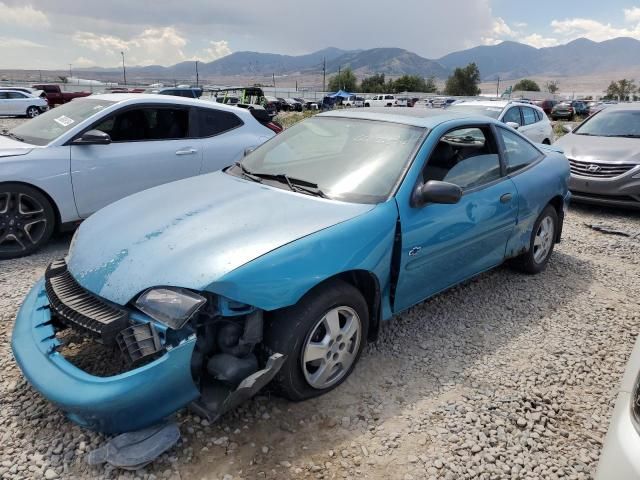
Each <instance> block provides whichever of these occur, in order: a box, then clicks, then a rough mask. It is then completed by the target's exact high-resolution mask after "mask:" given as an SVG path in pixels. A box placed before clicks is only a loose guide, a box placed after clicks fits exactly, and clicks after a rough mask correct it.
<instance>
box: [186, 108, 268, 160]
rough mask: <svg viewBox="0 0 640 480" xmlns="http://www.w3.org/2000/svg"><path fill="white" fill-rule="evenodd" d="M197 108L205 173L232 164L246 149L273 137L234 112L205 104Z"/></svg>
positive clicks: (199, 142)
mask: <svg viewBox="0 0 640 480" xmlns="http://www.w3.org/2000/svg"><path fill="white" fill-rule="evenodd" d="M195 112H196V117H197V123H198V128H197V132H198V134H197V135H198V137H199V140H198V145H199V148H200V149H201V150H202V155H203V160H202V172H203V173H208V172H214V171H216V170H220V169H222V168H224V167H226V166H229V165H232V164H233V163H235V162H237V161H239V160H241V159H242V157H243V156H244V153H245V150H247V149H254V148H256V147H257V146H259V145H261V144H262V143H264V142H265V141H266V140H268V138H269V135H268V134H265V135H262V136H260V135H258V134H256V133H255V132H254V131H253V129H250V128H247V127H246V126H245V125H244V122H243V121H242V120H241V119H240V118H239V117H238V116H237V115H235V114H234V113H232V112H227V111H223V110H218V109H216V108H204V107H203V108H196V109H195Z"/></svg>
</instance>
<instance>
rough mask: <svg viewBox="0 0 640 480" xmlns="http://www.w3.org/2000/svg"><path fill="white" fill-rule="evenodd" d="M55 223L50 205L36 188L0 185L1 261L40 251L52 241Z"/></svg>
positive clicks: (12, 184)
mask: <svg viewBox="0 0 640 480" xmlns="http://www.w3.org/2000/svg"><path fill="white" fill-rule="evenodd" d="M55 219H56V216H55V212H54V210H53V207H52V206H51V203H50V202H49V200H48V199H47V198H46V197H45V196H44V195H43V194H42V193H40V192H39V191H38V190H36V189H35V188H32V187H29V186H27V185H20V184H15V183H4V184H0V259H6V258H17V257H22V256H25V255H29V254H31V253H33V252H34V251H36V250H37V249H39V248H40V247H41V246H42V245H44V244H45V243H47V241H48V240H49V238H50V237H51V234H52V233H53V230H54V227H55Z"/></svg>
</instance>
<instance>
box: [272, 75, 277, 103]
mask: <svg viewBox="0 0 640 480" xmlns="http://www.w3.org/2000/svg"><path fill="white" fill-rule="evenodd" d="M271 77H272V78H273V96H274V97H275V96H277V95H276V74H275V73H272V74H271Z"/></svg>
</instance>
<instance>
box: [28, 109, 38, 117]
mask: <svg viewBox="0 0 640 480" xmlns="http://www.w3.org/2000/svg"><path fill="white" fill-rule="evenodd" d="M38 115H40V111H39V110H38V109H37V108H30V109H29V116H30V117H31V118H33V117H37V116H38Z"/></svg>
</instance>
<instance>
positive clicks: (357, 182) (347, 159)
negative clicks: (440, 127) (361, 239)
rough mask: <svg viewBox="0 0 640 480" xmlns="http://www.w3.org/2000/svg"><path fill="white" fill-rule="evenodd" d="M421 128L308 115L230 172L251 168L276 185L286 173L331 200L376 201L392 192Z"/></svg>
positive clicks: (297, 183) (285, 184) (284, 181)
mask: <svg viewBox="0 0 640 480" xmlns="http://www.w3.org/2000/svg"><path fill="white" fill-rule="evenodd" d="M424 133H425V129H424V128H421V127H415V126H411V125H404V124H399V123H391V122H383V121H372V120H363V119H353V118H336V117H315V118H310V119H308V120H305V121H303V122H300V123H298V124H296V125H294V126H293V127H291V128H288V129H287V130H285V131H284V132H282V133H281V134H279V135H277V136H276V137H274V138H273V139H271V140H270V141H268V142H266V143H265V144H263V145H262V146H261V147H259V148H257V149H256V150H254V151H253V152H251V153H250V154H248V155H247V156H246V157H245V158H244V159H243V160H242V163H241V166H235V167H234V168H232V169H231V170H230V171H229V173H231V174H233V175H237V176H246V173H247V172H250V174H252V175H253V176H255V177H260V178H261V179H263V181H264V183H269V184H272V185H274V186H278V187H280V188H288V187H290V185H288V181H287V178H288V179H289V180H290V181H291V183H294V185H295V186H305V185H306V186H307V190H309V187H311V186H312V187H313V188H314V189H316V190H317V191H319V192H321V195H322V196H324V197H327V198H331V199H334V200H341V201H346V202H354V203H380V202H382V201H385V200H386V199H387V198H388V196H389V195H390V194H391V192H392V190H393V188H394V186H395V185H396V183H397V181H398V179H399V178H400V176H401V175H402V173H403V171H404V169H405V167H406V166H407V164H408V162H409V161H410V159H411V157H412V155H413V153H414V152H415V151H416V149H417V146H418V142H419V141H420V139H421V138H422V135H423V134H424ZM241 167H243V168H244V173H243V171H242V168H241ZM270 177H271V178H270ZM275 177H277V178H275ZM278 178H279V179H282V181H278ZM302 182H304V183H302ZM292 190H293V189H292ZM296 190H297V189H296ZM317 191H316V192H315V193H317ZM301 193H305V192H301ZM306 193H309V194H311V193H313V192H306Z"/></svg>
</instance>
